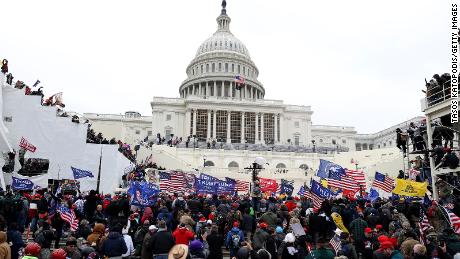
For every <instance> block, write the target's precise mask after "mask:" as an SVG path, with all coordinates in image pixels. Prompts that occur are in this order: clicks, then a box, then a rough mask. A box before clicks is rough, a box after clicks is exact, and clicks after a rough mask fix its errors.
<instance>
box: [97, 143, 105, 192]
mask: <svg viewBox="0 0 460 259" xmlns="http://www.w3.org/2000/svg"><path fill="white" fill-rule="evenodd" d="M99 145H101V154H100V156H99V170H98V172H97V187H96V192H98V193H99V185H100V183H101V164H102V148H103V147H104V146H103V145H102V144H99Z"/></svg>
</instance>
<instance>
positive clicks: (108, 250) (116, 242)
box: [102, 232, 128, 257]
mask: <svg viewBox="0 0 460 259" xmlns="http://www.w3.org/2000/svg"><path fill="white" fill-rule="evenodd" d="M127 251H128V248H127V247H126V243H125V240H124V239H123V236H122V235H121V234H120V233H118V232H110V233H109V236H108V237H107V239H106V240H105V241H104V243H103V244H102V252H103V253H104V255H105V256H108V257H116V256H121V255H122V254H124V253H126V252H127Z"/></svg>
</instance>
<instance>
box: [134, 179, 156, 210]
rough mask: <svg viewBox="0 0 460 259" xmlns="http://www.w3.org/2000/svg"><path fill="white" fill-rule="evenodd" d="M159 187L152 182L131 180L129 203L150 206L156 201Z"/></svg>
mask: <svg viewBox="0 0 460 259" xmlns="http://www.w3.org/2000/svg"><path fill="white" fill-rule="evenodd" d="M159 192H160V187H159V186H158V185H156V184H154V183H148V182H139V181H132V182H131V184H130V186H129V189H128V194H130V195H131V204H132V205H138V206H150V205H154V204H155V202H156V197H157V194H158V193H159Z"/></svg>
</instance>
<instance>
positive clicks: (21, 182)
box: [11, 176, 34, 190]
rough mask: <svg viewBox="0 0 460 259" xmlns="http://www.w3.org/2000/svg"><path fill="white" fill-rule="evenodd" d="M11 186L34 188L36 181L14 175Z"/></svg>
mask: <svg viewBox="0 0 460 259" xmlns="http://www.w3.org/2000/svg"><path fill="white" fill-rule="evenodd" d="M11 188H13V190H32V189H33V188H34V183H33V182H32V181H30V180H28V179H20V178H16V177H14V176H13V182H12V183H11Z"/></svg>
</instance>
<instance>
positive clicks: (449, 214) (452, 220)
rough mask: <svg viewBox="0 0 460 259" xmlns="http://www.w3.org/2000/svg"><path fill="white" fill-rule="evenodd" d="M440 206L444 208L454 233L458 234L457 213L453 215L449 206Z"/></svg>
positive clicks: (459, 228)
mask: <svg viewBox="0 0 460 259" xmlns="http://www.w3.org/2000/svg"><path fill="white" fill-rule="evenodd" d="M442 208H444V210H445V212H446V214H447V217H448V218H449V221H450V225H451V226H452V228H453V229H454V231H455V233H457V234H460V218H459V217H458V216H457V215H455V214H454V213H453V212H452V211H451V210H450V209H449V208H447V207H442Z"/></svg>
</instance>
